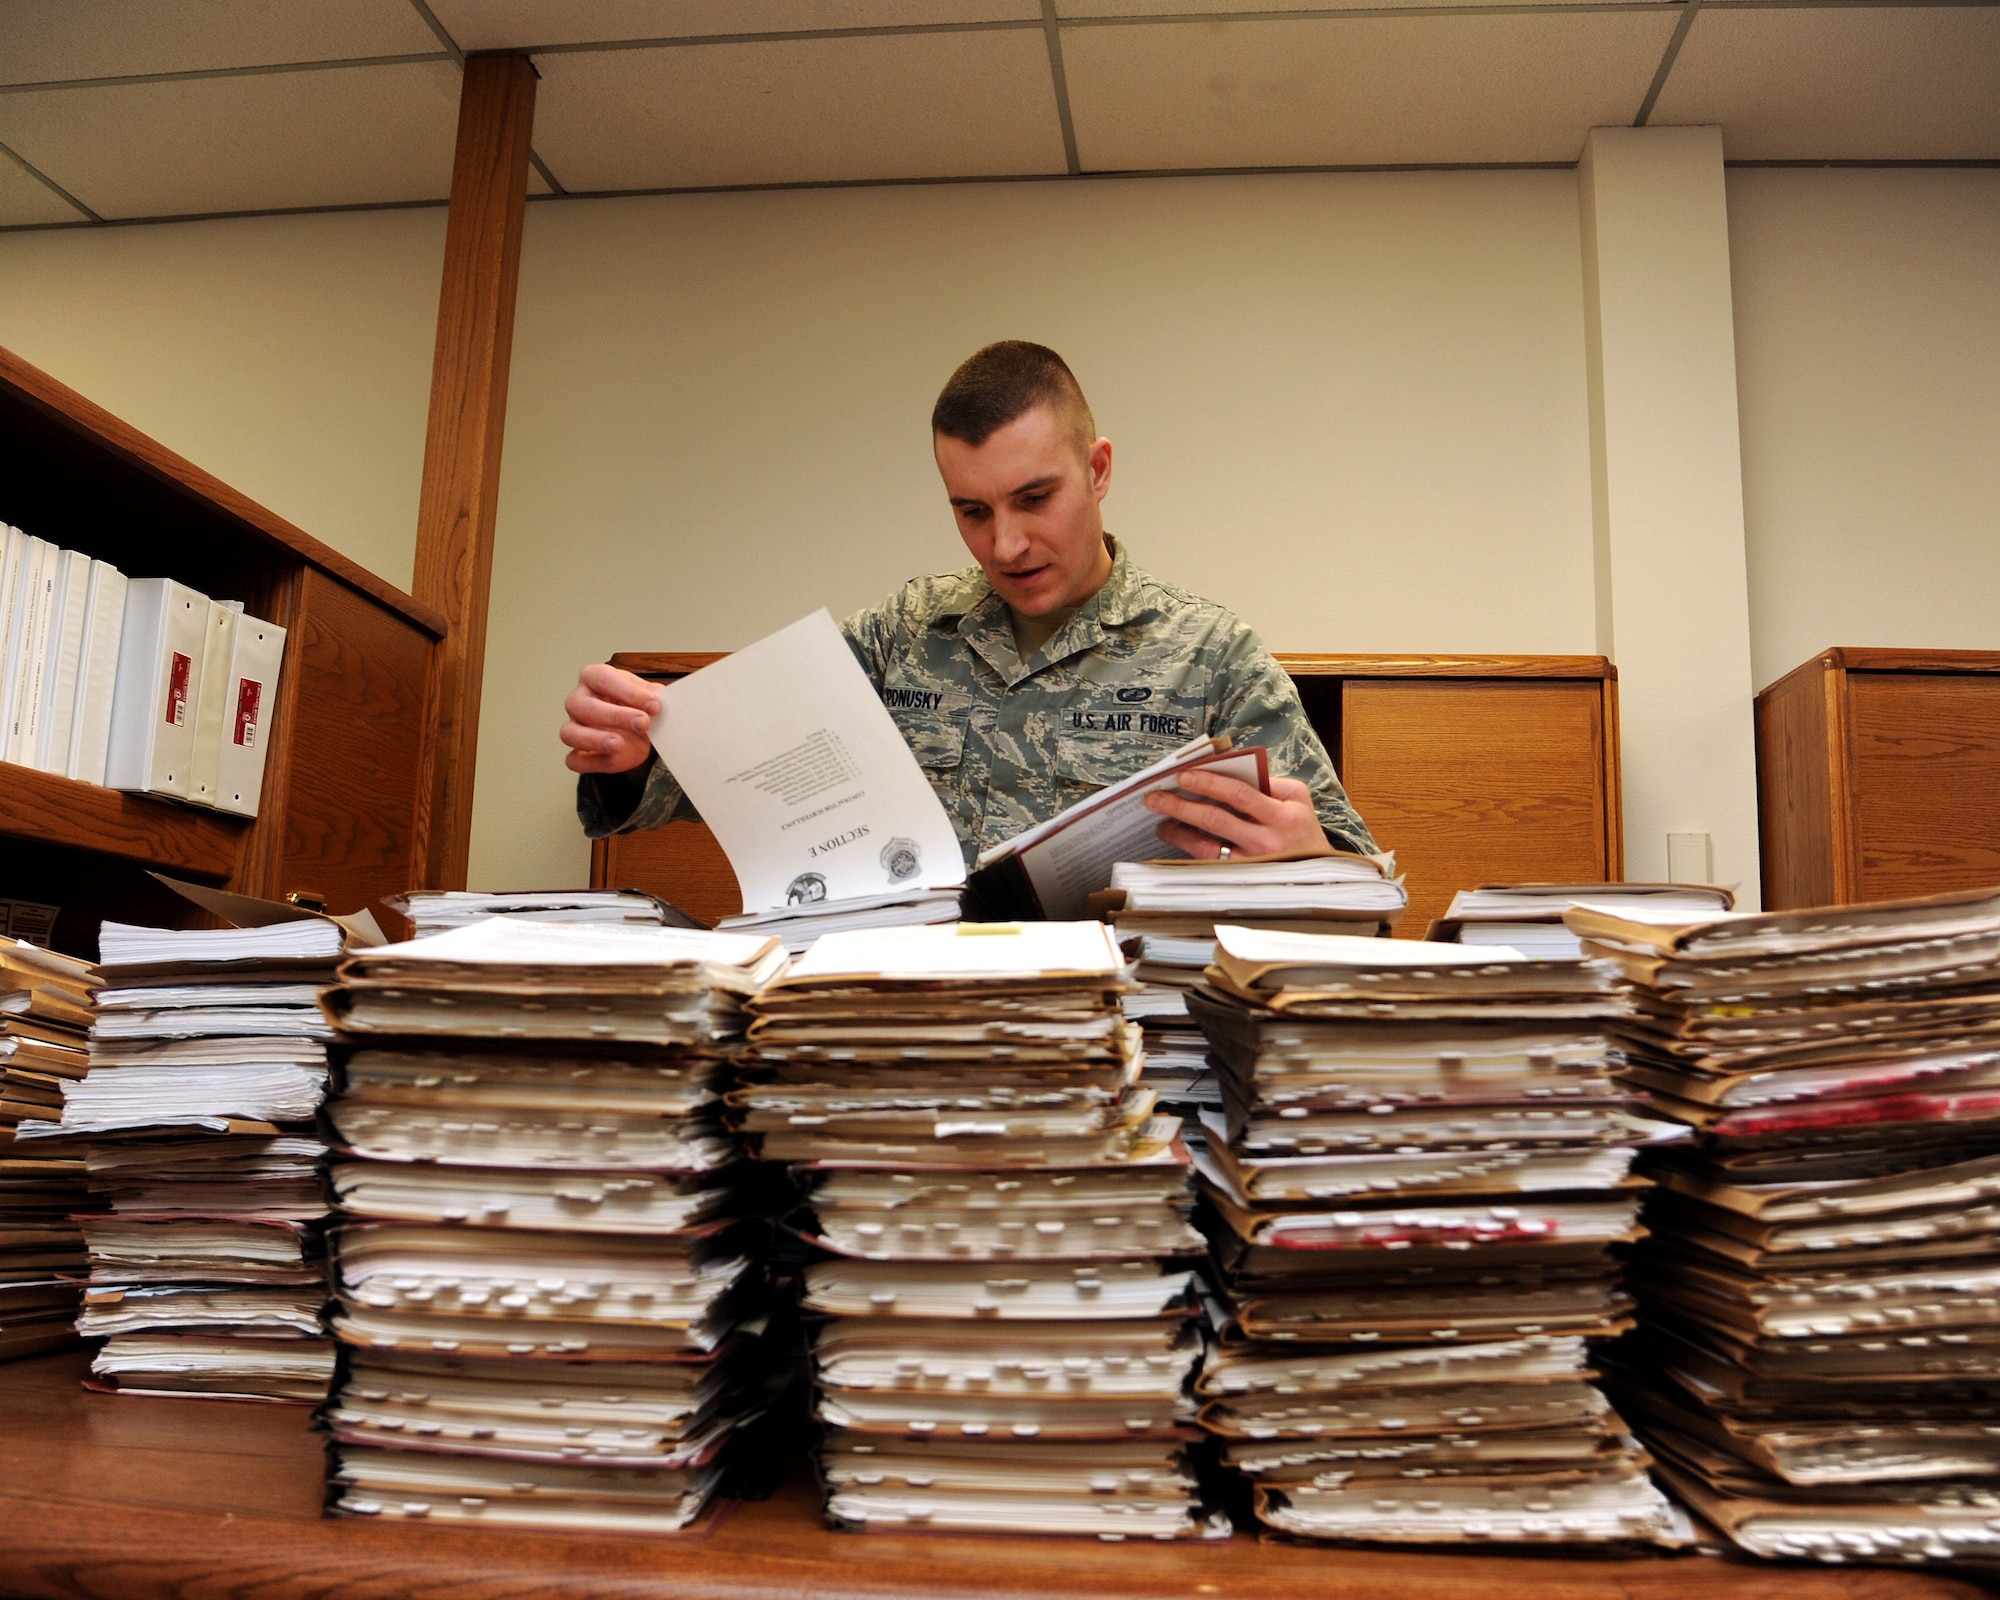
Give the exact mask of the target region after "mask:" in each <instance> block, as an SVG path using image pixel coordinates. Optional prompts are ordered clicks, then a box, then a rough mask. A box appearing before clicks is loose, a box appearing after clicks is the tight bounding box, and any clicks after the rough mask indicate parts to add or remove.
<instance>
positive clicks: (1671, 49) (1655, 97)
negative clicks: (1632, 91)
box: [1632, 0, 1701, 128]
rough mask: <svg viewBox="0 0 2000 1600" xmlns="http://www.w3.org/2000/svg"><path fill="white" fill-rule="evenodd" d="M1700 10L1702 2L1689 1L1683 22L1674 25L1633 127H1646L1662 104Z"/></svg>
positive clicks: (1683, 14)
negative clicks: (1661, 99)
mask: <svg viewBox="0 0 2000 1600" xmlns="http://www.w3.org/2000/svg"><path fill="white" fill-rule="evenodd" d="M1700 10H1701V0H1687V5H1686V9H1685V10H1683V11H1682V12H1681V20H1680V21H1679V22H1677V23H1675V24H1674V31H1673V34H1672V36H1671V37H1670V38H1669V39H1668V40H1667V47H1666V49H1665V50H1663V51H1661V52H1660V64H1659V67H1658V68H1657V69H1656V70H1655V71H1654V73H1653V81H1652V82H1651V83H1649V84H1647V85H1646V98H1645V99H1643V100H1641V101H1640V102H1639V113H1638V115H1637V116H1635V117H1634V118H1633V119H1632V126H1633V127H1635V128H1643V127H1645V125H1646V119H1647V118H1649V117H1650V116H1652V114H1653V107H1654V106H1656V105H1658V104H1659V103H1660V91H1661V90H1663V89H1665V88H1666V86H1667V76H1668V74H1669V73H1671V72H1672V71H1673V70H1674V62H1675V61H1676V60H1677V59H1678V58H1679V56H1680V53H1681V46H1682V45H1683V44H1685V43H1686V42H1687V36H1688V30H1689V29H1690V28H1692V27H1693V26H1694V19H1695V13H1696V12H1698V11H1700Z"/></svg>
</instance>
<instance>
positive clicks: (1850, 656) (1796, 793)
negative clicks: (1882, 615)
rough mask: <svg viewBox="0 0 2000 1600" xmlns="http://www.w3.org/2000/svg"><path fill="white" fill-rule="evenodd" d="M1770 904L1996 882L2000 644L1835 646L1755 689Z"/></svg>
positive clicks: (1999, 880)
mask: <svg viewBox="0 0 2000 1600" xmlns="http://www.w3.org/2000/svg"><path fill="white" fill-rule="evenodd" d="M1757 821H1758V831H1759V834H1760V835H1761V844H1762V849H1763V860H1764V904H1765V906H1766V907H1767V908H1769V909H1771V910H1774V911H1781V910H1786V909H1789V908H1791V907H1795V906H1823V905H1845V904H1849V903H1851V902H1854V901H1861V900H1892V899H1895V898H1897V897H1899V896H1903V895H1919V894H1939V893H1942V892H1944V891H1945V890H1948V889H1971V888H1979V887H1983V886H1985V885H1989V884H1996V885H2000V651H1991V650H1889V649H1868V648H1854V647H1845V648H1838V649H1833V650H1827V651H1824V652H1822V653H1821V654H1820V655H1817V656H1815V657H1814V658H1813V659H1812V660H1810V661H1808V662H1806V663H1805V664H1804V665H1802V666H1800V667H1798V668H1796V669H1794V670H1793V671H1791V672H1789V673H1787V674H1786V675H1785V676H1784V677H1782V678H1780V679H1779V680H1778V681H1777V682H1776V683H1774V684H1772V685H1771V686H1770V687H1769V688H1768V689H1766V690H1765V691H1764V692H1763V693H1762V694H1760V695H1758V696H1757Z"/></svg>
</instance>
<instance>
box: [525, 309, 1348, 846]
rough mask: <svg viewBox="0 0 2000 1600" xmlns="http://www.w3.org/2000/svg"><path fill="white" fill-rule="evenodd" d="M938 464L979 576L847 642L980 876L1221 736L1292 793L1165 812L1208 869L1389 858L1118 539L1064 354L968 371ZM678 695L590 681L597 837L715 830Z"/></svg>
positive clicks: (1319, 751) (624, 678)
mask: <svg viewBox="0 0 2000 1600" xmlns="http://www.w3.org/2000/svg"><path fill="white" fill-rule="evenodd" d="M932 422H933V428H934V436H935V443H936V446H937V454H938V466H939V470H940V472H941V473H942V474H943V476H944V478H945V484H946V489H947V491H948V493H949V494H950V496H951V501H952V508H953V512H954V514H955V516H956V517H957V520H958V523H959V531H960V533H961V535H962V536H963V537H964V539H965V542H966V544H967V547H968V548H969V549H970V550H971V551H972V553H973V555H974V556H975V557H976V558H977V559H978V562H979V564H978V565H977V566H974V567H968V568H967V569H965V570H964V571H962V572H958V573H954V574H951V575H949V576H943V577H932V578H918V579H915V580H913V581H912V582H910V583H908V584H906V585H905V586H904V587H903V588H902V589H901V590H900V591H899V592H898V593H896V594H894V595H892V596H890V597H889V599H887V600H886V601H884V602H883V603H882V604H881V605H879V606H875V607H873V608H872V609H870V610H867V611H863V612H859V613H857V614H856V615H855V616H853V617H850V618H849V619H848V620H847V621H846V622H845V623H844V624H843V625H842V630H841V631H842V632H843V634H844V635H845V636H846V638H847V642H848V644H849V646H850V647H851V648H852V649H853V651H854V654H855V656H856V658H857V659H858V660H859V661H860V663H861V665H862V668H863V669H864V670H865V671H866V672H867V674H868V677H869V680H870V681H871V682H872V683H873V684H874V685H875V686H876V688H877V689H878V690H879V691H880V692H881V695H882V702H883V704H884V705H885V706H887V707H888V709H889V714H890V715H891V716H892V717H894V718H895V720H896V725H897V727H898V728H899V729H900V730H901V731H902V734H903V736H904V738H905V739H907V740H908V741H909V744H910V748H911V750H912V751H914V752H915V754H916V757H917V760H918V762H919V764H920V765H921V766H922V767H923V769H924V775H925V776H926V777H927V778H929V779H930V782H931V786H932V788H933V789H935V790H936V791H937V795H938V798H939V799H940V800H941V801H942V802H943V803H944V807H945V810H946V812H947V813H949V815H950V817H951V820H952V825H953V827H954V828H956V829H957V831H958V836H959V840H960V843H961V844H962V846H963V847H964V850H965V857H966V863H967V865H968V866H969V865H971V863H972V861H973V860H974V858H975V857H976V856H977V855H978V854H979V852H980V851H982V850H985V849H987V848H989V847H991V846H993V845H996V844H999V843H1002V842H1004V841H1005V840H1007V839H1011V838H1012V837H1013V836H1014V835H1015V834H1017V833H1019V832H1021V831H1022V830H1023V829H1025V828H1028V827H1032V826H1033V825H1034V824H1036V823H1038V822H1043V821H1046V820H1047V819H1048V818H1050V817H1052V816H1054V815H1055V814H1056V813H1057V812H1059V811H1062V810H1064V809H1065V808H1066V807H1068V806H1071V805H1074V804H1075V803H1076V802H1077V801H1079V800H1081V799H1084V798H1085V797H1087V796H1088V795H1090V794H1092V793H1094V792H1095V791H1096V790H1098V789H1101V788H1103V787H1104V786H1105V785H1106V784H1109V783H1115V782H1117V781H1118V780H1119V779H1121V778H1126V777H1129V776H1131V774H1133V773H1134V772H1137V771H1138V770H1139V769H1140V768H1141V767H1145V766H1148V765H1150V764H1151V763H1153V762H1155V761H1157V760H1159V759H1160V758H1161V757H1162V756H1165V755H1168V754H1170V753H1171V752H1172V751H1173V750H1175V749H1176V748H1178V747H1179V746H1180V745H1183V744H1185V743H1186V742H1187V741H1188V740H1190V739H1192V738H1196V737H1198V736H1200V735H1203V734H1228V735H1229V736H1230V737H1231V738H1232V739H1233V740H1234V742H1235V743H1236V744H1238V745H1262V746H1264V747H1265V748H1266V749H1267V750H1269V752H1270V755H1271V770H1272V773H1273V782H1272V789H1273V794H1272V795H1271V796H1264V795H1261V794H1259V793H1258V792H1257V791H1256V790H1255V789H1254V788H1253V787H1252V786H1250V785H1248V784H1244V783H1240V782H1238V781H1236V780H1235V779H1231V778H1223V777H1214V776H1209V775H1190V776H1189V777H1188V778H1186V779H1184V780H1183V787H1184V788H1185V789H1186V790H1187V791H1188V793H1187V794H1185V795H1178V796H1177V795H1173V794H1171V793H1168V794H1156V795H1154V796H1153V797H1152V799H1151V800H1150V801H1149V804H1150V805H1152V807H1153V808H1154V809H1155V810H1157V811H1159V812H1160V813H1161V814H1162V822H1161V825H1160V834H1161V838H1162V839H1163V841H1165V842H1166V843H1168V844H1171V845H1174V846H1176V847H1178V848H1180V849H1182V850H1184V851H1186V852H1187V853H1188V854H1190V855H1194V856H1202V857H1214V856H1223V857H1227V856H1228V855H1229V854H1230V853H1231V852H1232V851H1235V852H1238V853H1241V854H1245V855H1253V854H1272V853H1277V852H1279V851H1282V850H1295V849H1299V848H1302V847H1308V846H1311V845H1314V844H1317V843H1318V841H1319V840H1320V839H1321V838H1322V837H1324V838H1328V839H1331V840H1332V842H1333V843H1334V844H1336V845H1339V846H1341V847H1343V848H1345V849H1350V850H1363V851H1368V850H1373V849H1374V848H1375V842H1374V840H1373V839H1372V838H1371V837H1370V836H1369V833H1368V829H1367V827H1366V825H1365V824H1364V823H1363V822H1362V820H1361V818H1360V817H1359V816H1358V815H1357V814H1356V812H1355V810H1354V808H1353V806H1352V805H1350V804H1349V803H1348V799H1347V796H1346V794H1345V793H1344V792H1343V791H1342V789H1341V786H1340V780H1339V778H1338V777H1336V776H1335V775H1334V771H1333V763H1332V762H1331V761H1329V760H1328V759H1327V754H1326V750H1325V748H1324V747H1323V746H1322V745H1321V743H1320V741H1319V736H1318V735H1317V734H1315V733H1314V732H1313V729H1312V726H1311V724H1310V723H1308V722H1307V720H1306V716H1305V711H1304V708H1303V707H1302V706H1301V705H1300V704H1299V697H1298V691H1297V690H1296V689H1295V688H1294V687H1293V685H1292V682H1291V679H1290V678H1288V677H1287V676H1286V675H1285V673H1284V672H1283V671H1282V670H1281V669H1280V668H1279V666H1278V665H1277V663H1276V662H1275V661H1273V660H1272V659H1271V656H1270V654H1269V653H1268V652H1267V651H1266V650H1265V649H1264V647H1263V645H1262V644H1261V643H1260V642H1259V641H1258V638H1257V636H1256V635H1255V634H1254V633H1252V632H1251V631H1250V630H1249V629H1248V628H1246V627H1245V626H1244V625H1243V624H1242V623H1241V622H1239V621H1238V620H1237V619H1236V618H1235V617H1234V616H1232V615H1230V613H1229V612H1227V611H1225V610H1223V609H1222V607H1220V606H1218V605H1215V604H1213V603H1212V602H1210V601H1206V600H1201V599H1197V598H1196V597H1195V596H1193V595H1190V594H1188V593H1187V592H1186V591H1185V590H1182V589H1179V588H1176V587H1175V586H1174V585H1172V584H1169V583H1164V582H1162V581H1161V580H1160V579H1158V578H1155V577H1153V576H1151V575H1150V574H1148V573H1145V572H1143V571H1141V570H1140V569H1139V568H1137V567H1135V566H1134V565H1133V564H1132V563H1131V561H1130V559H1129V558H1128V556H1127V555H1126V553H1125V551H1124V549H1123V548H1122V547H1120V546H1119V545H1117V544H1116V542H1115V541H1113V540H1112V539H1111V538H1110V537H1109V536H1108V535H1107V534H1106V533H1105V532H1104V529H1103V522H1102V516H1101V501H1102V499H1103V496H1104V492H1105V490H1106V489H1108V487H1109V484H1110V466H1111V446H1110V442H1109V441H1108V440H1104V439H1097V438H1094V435H1095V431H1096V430H1095V425H1094V423H1092V421H1091V419H1090V414H1089V409H1088V407H1087V406H1086V405H1085V404H1084V402H1083V396H1082V392H1081V390H1080V389H1078V388H1077V387H1076V380H1075V378H1074V377H1072V376H1071V375H1070V372H1069V369H1068V367H1067V366H1065V365H1063V363H1062V360H1061V358H1060V357H1059V356H1057V355H1056V354H1055V352H1054V351H1051V350H1046V349H1044V348H1043V347H1042V346H1039V345H1025V344H1019V343H1016V342H1009V343H1007V344H1002V345H993V346H988V347H987V349H985V350H982V351H980V352H979V353H978V354H977V355H975V356H973V357H972V358H971V360H969V361H967V362H966V363H965V364H964V365H963V366H961V367H960V368H959V370H958V372H957V373H955V374H953V377H952V381H951V383H950V384H948V385H947V386H946V388H945V392H944V394H943V395H942V396H940V398H939V401H938V406H937V410H936V412H934V414H933V417H932ZM658 704H659V702H658V698H657V690H656V689H655V688H654V687H653V686H652V685H650V684H647V683H645V682H644V681H643V680H641V679H639V678H636V677H634V676H632V675H631V674H629V673H624V672H619V671H618V670H617V669H615V668H612V667H609V666H594V667H587V668H585V669H584V672H583V675H582V679H581V681H580V682H579V684H578V687H577V689H576V691H575V692H574V693H572V694H571V696H570V699H569V702H568V710H569V713H570V721H569V723H567V724H566V725H565V726H564V728H563V731H562V737H563V740H564V742H565V743H566V744H568V745H569V746H570V747H571V753H570V757H569V765H570V767H571V769H572V770H574V771H577V772H579V773H582V774H583V777H582V778H581V780H580V782H579V785H578V794H577V810H578V813H579V815H580V816H581V818H582V821H583V825H584V829H585V831H586V832H587V833H588V834H590V836H591V837H592V838H601V837H603V836H605V835H606V834H611V833H622V832H629V831H632V830H634V829H639V828H654V827H659V826H661V825H663V824H664V823H667V822H671V821H676V820H682V819H689V818H693V817H694V815H695V813H694V811H693V809H692V808H691V807H690V806H689V805H688V803H687V800H686V798H685V797H684V796H683V795H682V793H681V790H680V786H679V784H677V783H675V782H674V780H673V777H672V775H671V774H669V773H668V772H667V770H666V769H665V767H663V766H662V765H661V764H660V763H659V761H658V760H657V758H655V757H654V756H653V753H652V749H651V745H650V742H649V741H648V738H647V728H648V724H649V721H650V718H651V716H652V715H653V714H654V712H655V711H657V709H658Z"/></svg>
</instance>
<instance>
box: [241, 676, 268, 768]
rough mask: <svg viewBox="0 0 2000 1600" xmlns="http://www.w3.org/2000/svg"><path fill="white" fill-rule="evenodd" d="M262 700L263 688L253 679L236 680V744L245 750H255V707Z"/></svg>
mask: <svg viewBox="0 0 2000 1600" xmlns="http://www.w3.org/2000/svg"><path fill="white" fill-rule="evenodd" d="M263 698H264V686H263V685H262V684H261V683H259V682H258V681H257V680H256V679H255V678H238V679H237V680H236V742H237V743H238V744H240V745H242V746H244V747H245V748H246V749H251V750H254V749H256V748H257V705H258V702H259V701H261V700H262V699H263Z"/></svg>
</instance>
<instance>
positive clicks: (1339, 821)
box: [1208, 623, 1380, 855]
mask: <svg viewBox="0 0 2000 1600" xmlns="http://www.w3.org/2000/svg"><path fill="white" fill-rule="evenodd" d="M1218 634H1219V635H1220V634H1221V630H1218ZM1217 648H1218V659H1217V661H1216V664H1215V668H1214V671H1215V686H1216V706H1217V709H1216V713H1215V717H1214V720H1213V722H1212V724H1211V726H1210V728H1209V730H1208V731H1209V732H1210V733H1226V734H1228V735H1229V736H1230V737H1231V738H1232V739H1234V740H1235V742H1236V743H1238V744H1255V745H1262V746H1263V747H1264V748H1265V749H1266V750H1268V751H1269V752H1270V753H1271V776H1272V777H1274V778H1297V779H1299V780H1300V781H1301V782H1303V783H1304V784H1305V785H1306V787H1307V788H1309V789H1311V790H1312V795H1313V809H1314V810H1315V811H1317V812H1318V813H1319V821H1320V826H1321V827H1323V828H1324V829H1326V832H1327V837H1328V838H1330V839H1331V840H1332V841H1333V842H1334V843H1335V844H1337V845H1340V846H1343V847H1344V848H1346V849H1349V850H1357V851H1360V852H1361V853H1362V854H1364V855H1372V854H1374V853H1375V852H1376V851H1377V850H1378V849H1380V846H1378V845H1377V844H1376V843H1375V839H1374V836H1373V835H1372V834H1370V833H1369V831H1368V825H1367V823H1365V822H1363V821H1362V820H1361V814H1360V812H1358V811H1356V810H1355V809H1354V807H1353V805H1352V804H1351V803H1350V802H1349V800H1348V798H1347V791H1346V790H1345V789H1343V788H1342V787H1341V786H1340V778H1339V777H1338V775H1337V774H1336V773H1335V772H1334V770H1333V762H1332V760H1331V759H1330V758H1329V757H1328V756H1327V753H1326V746H1325V745H1323V744H1321V743H1320V739H1319V735H1318V734H1317V733H1315V732H1314V731H1313V726H1312V724H1311V723H1310V722H1308V721H1307V720H1306V710H1305V707H1304V706H1303V705H1301V704H1300V703H1299V691H1298V689H1297V687H1296V686H1295V685H1294V684H1293V682H1292V680H1291V678H1290V677H1289V676H1288V675H1287V674H1286V672H1285V670H1284V668H1282V667H1280V666H1279V665H1278V663H1277V662H1275V661H1273V660H1272V659H1271V653H1270V652H1269V651H1268V650H1266V649H1265V648H1264V645H1263V642H1262V641H1261V640H1260V639H1258V637H1257V635H1256V634H1255V633H1253V632H1252V631H1251V630H1250V629H1248V628H1246V627H1244V626H1242V625H1241V624H1240V623H1238V624H1235V627H1234V631H1233V632H1232V633H1230V634H1228V635H1226V636H1223V637H1221V638H1219V639H1218V646H1217Z"/></svg>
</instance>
